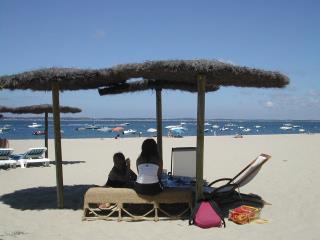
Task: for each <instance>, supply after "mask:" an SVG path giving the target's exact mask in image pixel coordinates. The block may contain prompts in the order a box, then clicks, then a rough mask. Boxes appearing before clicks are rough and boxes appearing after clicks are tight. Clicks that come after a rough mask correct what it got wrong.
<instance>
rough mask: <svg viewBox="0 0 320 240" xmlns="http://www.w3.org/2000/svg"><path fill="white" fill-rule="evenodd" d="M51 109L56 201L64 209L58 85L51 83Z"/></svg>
mask: <svg viewBox="0 0 320 240" xmlns="http://www.w3.org/2000/svg"><path fill="white" fill-rule="evenodd" d="M52 108H53V123H54V147H55V149H54V150H55V159H56V179H57V200H58V202H57V203H58V208H63V207H64V197H63V173H62V154H61V132H60V106H59V84H58V83H57V82H53V83H52Z"/></svg>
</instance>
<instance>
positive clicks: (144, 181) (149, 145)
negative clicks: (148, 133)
mask: <svg viewBox="0 0 320 240" xmlns="http://www.w3.org/2000/svg"><path fill="white" fill-rule="evenodd" d="M162 168H163V162H162V161H160V157H159V153H158V146H157V143H156V141H155V140H153V139H146V140H145V141H144V142H143V143H142V149H141V154H140V156H139V157H138V159H137V170H138V177H137V180H136V182H135V184H134V189H135V191H136V192H137V193H138V194H143V195H156V194H158V193H160V192H161V191H162V190H163V186H162V184H161V182H160V177H161V174H162Z"/></svg>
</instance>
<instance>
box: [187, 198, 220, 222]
mask: <svg viewBox="0 0 320 240" xmlns="http://www.w3.org/2000/svg"><path fill="white" fill-rule="evenodd" d="M189 224H190V225H191V224H194V225H196V226H198V227H201V228H211V227H221V226H222V225H223V226H224V227H225V226H226V224H225V221H224V219H223V216H222V214H221V211H220V209H219V207H218V205H217V204H216V203H215V202H214V201H201V202H199V203H198V204H197V205H196V207H195V209H194V211H193V212H192V214H191V216H190V219H189Z"/></svg>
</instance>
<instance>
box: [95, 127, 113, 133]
mask: <svg viewBox="0 0 320 240" xmlns="http://www.w3.org/2000/svg"><path fill="white" fill-rule="evenodd" d="M97 131H100V132H111V131H112V128H109V127H102V128H98V129H97Z"/></svg>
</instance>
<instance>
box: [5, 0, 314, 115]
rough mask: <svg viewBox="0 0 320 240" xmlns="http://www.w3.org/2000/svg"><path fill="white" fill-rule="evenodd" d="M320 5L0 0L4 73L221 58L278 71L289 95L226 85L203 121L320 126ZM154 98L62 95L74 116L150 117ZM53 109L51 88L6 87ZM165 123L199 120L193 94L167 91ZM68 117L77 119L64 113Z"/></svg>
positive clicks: (210, 98)
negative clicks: (279, 121)
mask: <svg viewBox="0 0 320 240" xmlns="http://www.w3.org/2000/svg"><path fill="white" fill-rule="evenodd" d="M319 12H320V1H316V0H314V1H311V0H300V1H294V0H292V1H289V0H288V1H280V0H278V1H277V0H269V1H262V0H252V1H246V0H244V1H236V0H234V1H229V0H225V1H218V0H216V1H215V0H207V1H205V0H203V1H200V0H199V1H191V0H176V1H173V0H161V1H150V0H141V1H139V0H136V1H132V0H127V1H124V0H114V1H113V0H110V1H98V0H90V1H89V0H87V1H83V0H77V1H76V0H73V1H72V0H69V1H63V0H56V1H43V0H38V1H36V0H28V1H19V0H1V1H0V76H2V75H8V74H9V75H10V74H15V73H20V72H23V71H29V70H36V69H39V68H44V67H76V68H93V69H96V68H105V67H112V66H115V65H117V64H123V63H136V62H138V63H140V62H144V61H147V60H173V59H210V60H212V59H216V60H220V61H223V62H227V63H231V64H234V65H239V66H247V67H254V68H259V69H264V70H272V71H280V72H281V73H283V74H285V75H287V76H288V77H289V78H290V84H289V86H288V87H286V88H285V89H255V88H235V87H222V88H220V90H218V91H216V92H212V93H208V94H206V118H207V119H221V118H226V119H302V120H305V119H306V120H309V119H310V120H320V71H319V70H320V44H319V43H320V27H319V25H320V14H319ZM155 99H156V97H155V92H152V91H146V92H139V93H127V94H121V95H116V96H100V95H99V94H98V91H97V90H88V91H65V92H62V93H61V94H60V104H61V105H68V106H74V107H79V108H81V109H82V113H80V114H77V115H73V116H74V117H76V116H78V117H92V118H102V117H105V118H127V117H130V118H136V117H137V118H138V117H143V118H154V117H155V114H156V110H155V109H156V107H155V106H156V102H155ZM43 103H52V95H51V92H33V91H21V90H16V91H8V90H2V91H0V105H4V106H10V107H18V106H25V105H33V104H43ZM162 104H163V107H162V108H163V118H185V117H190V118H196V115H197V94H196V93H186V92H181V91H170V90H167V91H163V94H162ZM64 116H71V115H68V114H67V115H64Z"/></svg>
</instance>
